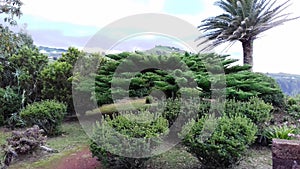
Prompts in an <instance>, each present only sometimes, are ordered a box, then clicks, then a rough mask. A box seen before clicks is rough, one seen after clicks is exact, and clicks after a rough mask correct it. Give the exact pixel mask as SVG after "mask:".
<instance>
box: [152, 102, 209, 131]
mask: <svg viewBox="0 0 300 169" xmlns="http://www.w3.org/2000/svg"><path fill="white" fill-rule="evenodd" d="M198 99H199V98H198ZM158 107H161V108H163V109H162V113H161V114H162V117H164V118H165V119H167V120H168V121H169V126H172V125H173V123H174V122H175V121H176V120H177V119H178V116H179V115H180V116H182V117H183V118H182V119H183V120H184V121H188V120H189V119H190V118H197V117H202V116H203V115H205V114H208V113H209V108H210V104H209V102H207V101H201V102H200V101H199V100H197V98H195V99H167V100H166V101H165V102H159V103H158ZM180 123H181V124H183V123H185V122H180Z"/></svg>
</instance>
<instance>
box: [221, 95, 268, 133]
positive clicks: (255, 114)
mask: <svg viewBox="0 0 300 169" xmlns="http://www.w3.org/2000/svg"><path fill="white" fill-rule="evenodd" d="M225 105H226V106H225V113H226V114H227V115H229V116H231V115H244V116H246V117H248V118H249V119H251V120H252V122H253V123H255V124H256V125H258V127H259V128H262V127H263V125H264V124H265V123H266V122H269V121H270V120H271V110H272V109H273V106H272V105H271V104H268V103H265V102H264V101H263V100H262V99H260V98H257V97H252V98H250V99H249V100H248V101H245V102H242V101H235V100H233V99H231V100H228V101H227V102H226V104H225Z"/></svg>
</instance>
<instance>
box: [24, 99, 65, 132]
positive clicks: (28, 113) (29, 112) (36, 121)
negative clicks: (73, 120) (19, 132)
mask: <svg viewBox="0 0 300 169" xmlns="http://www.w3.org/2000/svg"><path fill="white" fill-rule="evenodd" d="M65 114H66V106H65V105H64V104H62V103H59V102H57V101H51V100H47V101H42V102H35V103H33V104H30V105H27V106H26V108H25V109H23V110H22V111H21V112H20V116H21V118H22V119H23V120H24V121H25V122H26V125H27V126H32V125H38V126H39V127H40V128H41V129H43V130H44V131H45V133H46V134H47V135H56V134H59V132H60V126H61V123H62V121H63V118H64V116H65Z"/></svg>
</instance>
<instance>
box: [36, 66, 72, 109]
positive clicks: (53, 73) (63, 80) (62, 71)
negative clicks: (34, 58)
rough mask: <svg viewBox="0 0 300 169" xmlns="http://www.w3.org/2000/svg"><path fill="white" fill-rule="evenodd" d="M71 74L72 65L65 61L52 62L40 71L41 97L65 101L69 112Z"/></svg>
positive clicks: (70, 107) (70, 103)
mask: <svg viewBox="0 0 300 169" xmlns="http://www.w3.org/2000/svg"><path fill="white" fill-rule="evenodd" d="M71 76H72V65H70V64H69V63H66V62H54V63H52V64H50V65H48V66H47V67H45V68H44V69H43V70H42V72H41V79H42V82H43V89H42V98H43V99H54V100H57V101H59V102H63V103H65V104H66V105H67V106H68V108H67V109H68V113H70V114H71V113H73V100H72V83H71V79H70V77H71Z"/></svg>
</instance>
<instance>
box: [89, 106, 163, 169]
mask: <svg viewBox="0 0 300 169" xmlns="http://www.w3.org/2000/svg"><path fill="white" fill-rule="evenodd" d="M167 131H168V122H167V120H166V119H164V118H162V117H158V118H156V116H155V115H154V114H153V113H150V112H147V111H143V112H138V113H134V114H133V113H126V114H123V115H119V116H117V117H115V118H114V119H112V120H111V119H109V118H106V120H102V121H101V124H99V123H97V124H96V127H95V128H94V134H93V137H92V143H91V145H90V150H91V152H92V154H93V156H96V157H97V158H98V160H100V161H101V162H102V163H103V164H104V165H105V166H107V167H109V168H110V167H117V168H118V167H119V168H132V169H134V168H145V166H144V164H145V161H146V160H148V159H149V158H148V157H142V158H135V157H141V156H142V155H143V154H149V155H150V154H151V153H153V152H152V149H153V148H155V147H156V146H158V145H159V144H160V143H161V141H162V138H160V136H162V135H165V134H166V133H167ZM131 138H139V139H138V140H137V139H135V140H132V139H131ZM151 138H153V139H151ZM126 146H127V147H126ZM137 147H138V150H137V149H136V148H137ZM120 154H121V155H125V156H126V157H124V156H121V155H120Z"/></svg>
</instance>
